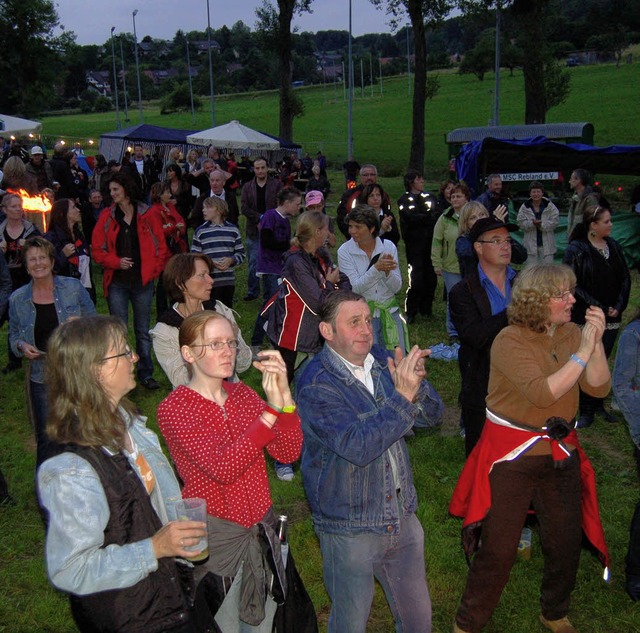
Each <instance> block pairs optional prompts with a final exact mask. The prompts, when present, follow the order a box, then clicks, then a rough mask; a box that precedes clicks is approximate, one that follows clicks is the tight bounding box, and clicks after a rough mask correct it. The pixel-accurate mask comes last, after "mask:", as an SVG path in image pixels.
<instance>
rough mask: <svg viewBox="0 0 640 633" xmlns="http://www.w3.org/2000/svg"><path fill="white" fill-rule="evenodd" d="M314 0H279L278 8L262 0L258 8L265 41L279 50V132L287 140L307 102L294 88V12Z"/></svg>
mask: <svg viewBox="0 0 640 633" xmlns="http://www.w3.org/2000/svg"><path fill="white" fill-rule="evenodd" d="M311 2H312V0H278V10H276V8H275V7H274V6H273V5H272V4H271V2H270V1H269V0H263V4H262V7H260V8H258V9H256V15H257V16H258V29H259V30H260V32H261V33H262V36H263V37H264V39H265V41H266V42H267V43H268V44H269V45H270V46H271V47H272V48H273V50H275V51H276V52H277V54H278V83H279V89H280V126H279V135H280V138H281V139H282V140H284V141H292V140H293V119H294V118H295V117H296V116H300V115H301V114H302V113H303V112H304V104H303V103H302V100H301V99H300V97H299V96H298V95H297V94H296V93H295V92H294V91H293V88H292V86H291V81H292V77H293V68H292V63H291V49H292V47H293V39H292V37H291V20H292V19H293V15H294V13H302V12H303V11H310V8H309V7H310V5H311Z"/></svg>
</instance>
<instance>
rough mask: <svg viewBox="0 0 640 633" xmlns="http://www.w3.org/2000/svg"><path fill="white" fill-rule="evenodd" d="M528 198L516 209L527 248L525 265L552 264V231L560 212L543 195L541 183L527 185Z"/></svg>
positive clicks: (553, 240) (553, 251)
mask: <svg viewBox="0 0 640 633" xmlns="http://www.w3.org/2000/svg"><path fill="white" fill-rule="evenodd" d="M529 196H530V197H529V199H528V200H527V201H526V202H525V203H524V204H523V205H522V206H521V207H520V210H519V211H518V226H519V227H520V229H521V230H522V231H523V233H524V246H525V248H526V249H527V253H528V257H527V265H532V264H553V256H554V255H555V252H556V250H557V249H556V239H555V236H554V231H555V230H556V227H557V226H558V221H559V220H560V212H559V211H558V207H556V205H555V204H553V202H551V200H549V198H546V197H545V195H544V188H543V187H542V184H541V183H539V182H537V181H533V182H532V183H531V184H530V185H529Z"/></svg>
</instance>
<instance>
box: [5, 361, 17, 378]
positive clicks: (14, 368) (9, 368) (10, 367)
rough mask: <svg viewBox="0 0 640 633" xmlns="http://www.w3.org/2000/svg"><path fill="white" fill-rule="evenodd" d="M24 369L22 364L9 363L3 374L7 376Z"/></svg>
mask: <svg viewBox="0 0 640 633" xmlns="http://www.w3.org/2000/svg"><path fill="white" fill-rule="evenodd" d="M21 367H22V363H9V364H8V365H7V366H6V367H5V368H4V369H3V370H2V373H3V374H4V375H5V376H6V375H7V374H10V373H11V372H12V371H18V369H20V368H21Z"/></svg>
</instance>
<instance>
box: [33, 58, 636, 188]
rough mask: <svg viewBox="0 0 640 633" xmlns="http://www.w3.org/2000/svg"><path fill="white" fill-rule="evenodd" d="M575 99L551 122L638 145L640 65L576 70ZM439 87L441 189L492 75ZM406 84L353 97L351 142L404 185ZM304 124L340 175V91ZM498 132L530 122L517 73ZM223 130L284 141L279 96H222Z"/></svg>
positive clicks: (433, 134) (314, 107) (152, 114)
mask: <svg viewBox="0 0 640 633" xmlns="http://www.w3.org/2000/svg"><path fill="white" fill-rule="evenodd" d="M569 72H570V73H571V82H572V84H571V85H572V89H571V94H570V96H569V98H568V100H567V102H566V103H565V104H564V105H562V106H559V107H557V108H554V109H552V110H551V111H550V112H549V114H548V116H547V122H548V123H554V122H579V121H588V122H591V123H593V124H594V126H595V130H596V134H595V143H596V145H610V144H637V143H640V125H639V116H640V113H639V112H638V108H637V107H635V103H636V101H637V95H638V85H639V84H640V65H639V64H637V63H636V64H629V65H622V66H620V68H616V67H615V66H614V65H612V64H604V65H601V66H580V67H576V68H570V69H569ZM434 74H438V75H439V77H440V91H439V93H438V95H437V96H436V97H435V99H434V100H433V101H429V102H427V112H426V128H427V132H426V148H427V149H426V170H427V174H428V176H429V178H430V179H432V180H439V179H440V178H441V177H442V176H443V175H444V174H445V173H446V170H447V161H448V158H449V156H448V153H447V147H446V145H445V143H444V135H445V134H446V133H447V132H449V131H451V130H453V129H456V128H459V127H469V126H482V125H486V124H487V121H488V120H489V119H490V118H491V112H492V107H493V106H492V100H493V74H492V73H490V74H488V75H487V76H486V78H485V80H484V81H482V82H481V81H478V80H477V79H476V78H475V77H474V76H471V75H458V74H457V73H455V72H452V71H446V72H443V71H434ZM407 93H408V90H407V80H406V77H396V78H393V79H387V80H385V81H384V84H383V95H382V96H380V91H379V89H376V90H374V96H373V97H371V96H370V92H369V91H368V90H366V89H365V96H364V98H362V97H361V96H360V90H356V91H355V100H354V106H353V133H354V150H355V156H356V158H357V159H358V160H359V161H360V163H362V162H363V161H371V162H374V163H375V164H376V165H378V168H379V169H380V171H381V173H384V174H385V175H389V176H398V175H400V174H401V173H402V172H403V170H404V169H405V167H406V162H407V159H408V155H409V144H410V139H411V98H409V96H408V94H407ZM298 94H299V95H300V96H301V98H302V99H303V101H304V104H305V114H304V116H302V117H300V118H298V119H296V121H295V123H294V140H295V141H296V142H297V143H300V144H301V145H302V146H303V150H304V151H309V152H311V153H315V152H316V151H317V150H318V149H322V150H323V152H324V153H325V154H326V155H327V157H328V159H329V160H330V161H331V162H332V163H333V164H334V165H337V166H340V165H342V163H343V162H344V160H345V159H346V152H347V140H346V138H347V102H346V101H345V100H344V97H343V91H342V88H341V87H340V86H338V87H334V86H328V87H322V86H320V87H313V88H304V89H301V90H300V91H299V92H298ZM500 94H501V113H500V123H501V124H502V125H514V124H522V123H523V121H524V92H523V79H522V73H521V72H520V71H515V72H514V74H513V76H511V75H510V74H509V72H508V71H502V73H501V88H500ZM215 109H216V123H217V124H218V125H220V124H222V123H226V122H227V121H229V120H232V119H237V120H239V121H240V122H241V123H243V124H245V125H248V126H250V127H255V128H257V129H260V130H263V131H264V132H268V133H270V134H277V133H278V97H277V94H276V93H275V92H266V93H255V94H251V95H236V96H229V97H225V96H219V97H216V101H215ZM129 114H130V119H131V122H130V125H134V124H136V123H138V122H139V116H138V111H137V108H135V107H134V108H130V110H129ZM144 120H145V123H151V124H153V125H162V126H167V127H176V128H183V129H192V128H193V129H205V128H208V127H211V116H210V111H209V107H208V105H207V104H206V102H205V105H204V108H203V110H202V111H201V112H199V113H197V114H196V123H195V125H192V122H191V114H190V113H184V114H172V115H164V116H163V115H160V113H159V109H158V108H157V107H151V106H149V107H146V108H145V113H144ZM43 127H44V133H45V134H47V135H65V136H67V137H79V138H93V139H96V140H97V138H98V136H99V135H100V134H101V133H104V132H108V131H112V130H114V129H115V113H107V114H90V115H74V116H56V117H45V118H44V119H43Z"/></svg>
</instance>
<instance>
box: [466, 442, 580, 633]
mask: <svg viewBox="0 0 640 633" xmlns="http://www.w3.org/2000/svg"><path fill="white" fill-rule="evenodd" d="M579 462H580V460H579V457H578V455H577V453H574V454H573V455H572V457H571V458H569V459H567V460H566V461H565V464H564V468H555V467H554V462H553V458H552V457H551V455H533V456H530V457H527V456H523V457H519V458H518V459H515V460H514V461H513V462H501V463H499V464H496V465H495V466H494V468H493V470H492V472H491V475H490V476H489V480H490V485H491V508H490V509H489V512H488V514H487V516H486V518H485V520H484V522H483V524H482V545H481V547H480V550H479V551H478V553H477V554H476V555H475V557H474V558H473V561H472V563H471V567H470V569H469V575H468V576H467V586H466V588H465V590H464V593H463V595H462V600H461V602H460V606H459V608H458V613H457V614H456V622H457V623H458V626H459V627H460V628H461V629H462V630H464V631H468V632H469V633H478V632H479V631H481V630H482V629H483V628H484V626H485V625H486V624H487V622H488V621H489V618H491V615H492V613H493V611H494V609H495V608H496V606H497V604H498V601H499V600H500V595H501V594H502V590H503V588H504V586H505V585H506V583H507V580H509V573H510V572H511V567H512V566H513V563H514V561H515V558H516V552H517V549H518V542H519V540H520V533H521V531H522V526H523V525H524V522H525V518H526V516H527V512H528V511H529V506H530V505H531V506H533V509H534V510H535V512H536V514H537V518H538V525H539V532H540V541H541V544H542V553H543V555H544V569H543V574H542V585H541V595H540V604H541V609H542V615H543V616H544V617H545V618H547V619H548V620H559V619H560V618H563V617H565V616H566V615H567V613H568V611H569V601H570V596H571V592H572V591H573V587H574V585H575V579H576V573H577V570H578V564H579V562H580V548H581V544H582V524H581V508H580V494H581V483H580V463H579Z"/></svg>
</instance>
